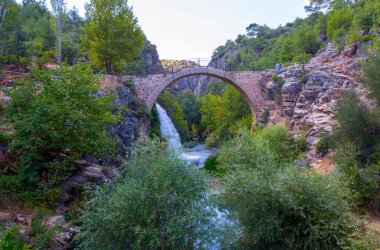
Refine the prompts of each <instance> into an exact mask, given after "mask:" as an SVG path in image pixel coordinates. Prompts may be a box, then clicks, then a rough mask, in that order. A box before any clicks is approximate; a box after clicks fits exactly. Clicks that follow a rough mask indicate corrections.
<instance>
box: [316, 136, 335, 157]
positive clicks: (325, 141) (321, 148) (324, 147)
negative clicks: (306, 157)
mask: <svg viewBox="0 0 380 250" xmlns="http://www.w3.org/2000/svg"><path fill="white" fill-rule="evenodd" d="M330 140H331V139H330V136H329V135H327V134H323V135H321V136H320V140H319V141H318V143H317V144H316V145H315V147H316V149H317V151H318V152H319V153H325V152H327V151H328V150H329V149H330V147H331V145H330V144H331V142H330Z"/></svg>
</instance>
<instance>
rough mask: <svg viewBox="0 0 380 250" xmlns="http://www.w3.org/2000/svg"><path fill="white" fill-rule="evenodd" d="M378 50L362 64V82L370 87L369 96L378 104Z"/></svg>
mask: <svg viewBox="0 0 380 250" xmlns="http://www.w3.org/2000/svg"><path fill="white" fill-rule="evenodd" d="M379 67H380V51H379V52H378V53H377V55H376V56H373V57H371V58H370V60H369V61H368V62H367V63H365V64H364V67H363V70H364V72H365V78H364V83H365V84H367V85H368V87H369V88H370V89H371V97H372V98H373V99H375V101H376V102H377V104H378V105H380V72H379Z"/></svg>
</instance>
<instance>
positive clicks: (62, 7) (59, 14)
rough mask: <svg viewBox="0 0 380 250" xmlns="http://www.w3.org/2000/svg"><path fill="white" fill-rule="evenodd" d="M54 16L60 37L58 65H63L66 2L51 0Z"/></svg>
mask: <svg viewBox="0 0 380 250" xmlns="http://www.w3.org/2000/svg"><path fill="white" fill-rule="evenodd" d="M51 6H52V9H53V14H54V16H55V20H56V26H57V37H58V56H57V57H58V58H57V59H58V64H61V59H62V29H63V15H64V14H65V11H66V3H65V1H64V0H51Z"/></svg>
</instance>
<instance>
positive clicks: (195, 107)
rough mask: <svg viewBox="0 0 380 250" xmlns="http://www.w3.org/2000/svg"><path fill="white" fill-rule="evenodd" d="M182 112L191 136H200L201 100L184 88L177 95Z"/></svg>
mask: <svg viewBox="0 0 380 250" xmlns="http://www.w3.org/2000/svg"><path fill="white" fill-rule="evenodd" d="M177 100H178V103H179V104H180V105H181V107H182V110H183V114H184V116H185V119H186V121H187V128H188V131H189V134H191V135H192V137H200V136H201V113H200V106H201V101H200V99H199V98H198V97H196V96H195V95H194V93H193V92H192V91H191V90H185V91H184V93H183V94H182V95H178V96H177Z"/></svg>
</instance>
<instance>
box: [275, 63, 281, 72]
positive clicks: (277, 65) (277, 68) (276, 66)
mask: <svg viewBox="0 0 380 250" xmlns="http://www.w3.org/2000/svg"><path fill="white" fill-rule="evenodd" d="M281 66H282V64H281V63H279V62H278V63H276V64H275V66H274V68H275V70H276V71H280V70H281Z"/></svg>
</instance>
